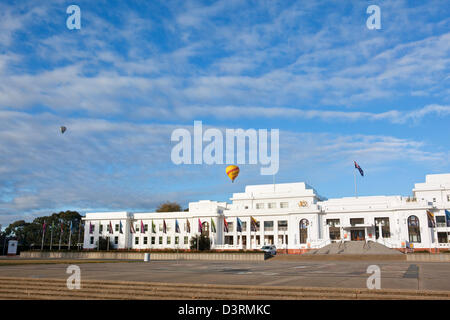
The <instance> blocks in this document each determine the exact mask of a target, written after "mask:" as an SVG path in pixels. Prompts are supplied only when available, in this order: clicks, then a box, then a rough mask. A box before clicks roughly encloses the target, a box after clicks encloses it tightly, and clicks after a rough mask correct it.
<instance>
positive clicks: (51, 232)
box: [50, 223, 54, 251]
mask: <svg viewBox="0 0 450 320" xmlns="http://www.w3.org/2000/svg"><path fill="white" fill-rule="evenodd" d="M53 227H54V225H53V223H52V229H51V230H50V251H52V242H53Z"/></svg>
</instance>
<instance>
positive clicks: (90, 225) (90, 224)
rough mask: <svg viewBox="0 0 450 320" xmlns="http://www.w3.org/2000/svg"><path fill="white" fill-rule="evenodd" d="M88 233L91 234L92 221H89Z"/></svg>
mask: <svg viewBox="0 0 450 320" xmlns="http://www.w3.org/2000/svg"><path fill="white" fill-rule="evenodd" d="M89 234H92V223H91V222H89Z"/></svg>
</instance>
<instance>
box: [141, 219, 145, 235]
mask: <svg viewBox="0 0 450 320" xmlns="http://www.w3.org/2000/svg"><path fill="white" fill-rule="evenodd" d="M141 233H145V227H144V222H142V220H141Z"/></svg>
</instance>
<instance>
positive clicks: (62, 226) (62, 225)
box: [61, 222, 64, 234]
mask: <svg viewBox="0 0 450 320" xmlns="http://www.w3.org/2000/svg"><path fill="white" fill-rule="evenodd" d="M63 232H64V224H63V223H62V222H61V234H63Z"/></svg>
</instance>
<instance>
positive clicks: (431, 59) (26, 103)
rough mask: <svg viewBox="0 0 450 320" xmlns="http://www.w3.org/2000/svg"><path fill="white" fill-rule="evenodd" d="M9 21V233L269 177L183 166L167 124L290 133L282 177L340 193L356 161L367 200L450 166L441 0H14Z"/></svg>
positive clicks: (447, 57)
mask: <svg viewBox="0 0 450 320" xmlns="http://www.w3.org/2000/svg"><path fill="white" fill-rule="evenodd" d="M71 4H76V5H78V6H79V7H80V9H81V29H80V30H69V29H68V28H67V27H66V19H67V17H68V16H69V15H68V14H67V13H66V8H67V7H68V6H69V5H71ZM372 4H375V5H378V6H379V7H380V9H381V29H380V30H369V29H368V28H367V27H366V20H367V18H368V17H369V14H367V13H366V9H367V7H368V6H369V5H372ZM0 31H1V32H0V142H1V144H0V146H1V150H0V151H1V152H0V160H1V161H0V192H1V197H0V224H3V226H5V225H7V224H9V223H11V222H12V221H15V220H18V219H25V220H31V219H33V218H34V217H36V216H39V215H43V214H51V213H52V212H55V211H59V210H66V209H73V210H79V211H80V212H82V213H84V212H86V211H95V210H101V211H103V210H130V211H131V210H136V211H151V210H153V209H154V208H155V207H156V206H157V205H158V204H159V203H160V202H162V201H166V200H171V201H178V202H180V203H181V204H182V205H183V207H186V206H187V204H188V202H189V201H196V200H200V199H212V200H220V201H224V200H228V199H229V197H231V194H232V193H233V192H243V190H244V187H245V185H247V184H258V183H271V182H272V177H271V176H261V175H260V174H259V169H260V166H259V165H242V166H240V167H241V173H240V175H239V177H238V178H237V180H236V181H235V183H233V184H232V183H230V180H229V179H228V177H227V176H226V175H225V167H226V165H179V166H176V165H174V164H173V163H172V162H171V159H170V154H171V150H172V148H173V146H174V143H171V141H170V136H171V133H172V131H173V130H175V129H177V128H187V129H192V126H193V123H194V120H201V121H202V122H203V125H204V126H205V127H214V128H219V129H221V130H224V129H226V128H243V129H249V128H254V129H268V130H270V129H279V130H280V169H279V172H278V174H277V176H276V181H277V182H296V181H306V182H307V183H309V184H310V185H312V186H314V187H315V188H316V190H318V192H319V193H320V194H321V195H323V196H326V197H329V198H331V197H341V196H352V195H353V192H354V191H353V190H354V185H353V172H354V168H353V160H356V161H357V162H358V163H359V164H360V165H361V167H362V168H363V169H364V171H365V173H366V176H365V177H364V178H361V177H358V189H359V194H360V195H379V194H400V195H409V194H410V193H411V189H412V187H413V184H414V183H416V182H422V181H424V179H425V175H426V174H429V173H448V172H450V151H449V149H450V139H449V131H450V130H449V120H450V101H449V100H450V74H449V70H450V8H449V6H448V5H447V3H446V2H445V1H426V2H424V1H312V0H309V1H272V0H271V1H268V0H261V1H243V0H239V1H237V0H224V1H185V0H183V1H76V2H69V1H45V2H43V3H36V1H6V2H5V1H2V3H0ZM61 125H65V126H66V127H67V128H68V130H67V132H66V133H65V134H64V135H61V134H60V133H59V127H60V126H61Z"/></svg>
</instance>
